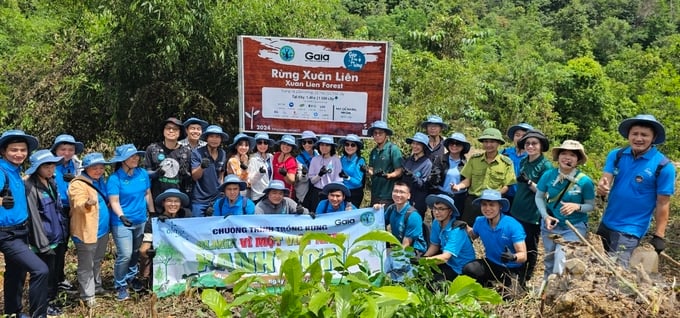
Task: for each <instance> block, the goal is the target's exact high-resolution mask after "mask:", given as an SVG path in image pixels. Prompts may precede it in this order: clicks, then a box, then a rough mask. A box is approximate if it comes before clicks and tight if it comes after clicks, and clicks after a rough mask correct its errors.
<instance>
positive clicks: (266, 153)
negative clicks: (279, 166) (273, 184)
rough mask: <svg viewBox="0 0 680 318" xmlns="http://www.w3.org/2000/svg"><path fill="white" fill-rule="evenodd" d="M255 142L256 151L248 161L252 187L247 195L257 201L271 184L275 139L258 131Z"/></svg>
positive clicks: (249, 178)
mask: <svg viewBox="0 0 680 318" xmlns="http://www.w3.org/2000/svg"><path fill="white" fill-rule="evenodd" d="M255 143H256V146H255V149H256V151H255V153H253V154H252V155H250V160H249V161H248V182H250V189H249V190H248V195H247V196H248V197H249V198H250V199H251V200H253V201H254V202H257V201H260V198H262V196H263V195H264V189H265V188H267V186H268V185H269V182H270V181H271V180H272V175H273V173H274V170H273V166H272V158H273V155H272V154H271V147H272V146H273V145H274V140H272V139H270V138H269V134H267V133H257V134H256V135H255Z"/></svg>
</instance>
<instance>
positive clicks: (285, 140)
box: [276, 135, 297, 150]
mask: <svg viewBox="0 0 680 318" xmlns="http://www.w3.org/2000/svg"><path fill="white" fill-rule="evenodd" d="M276 144H277V145H279V146H281V144H286V145H289V146H291V147H293V150H295V149H297V144H296V143H295V138H294V137H293V136H291V135H283V136H282V137H281V140H279V141H277V142H276Z"/></svg>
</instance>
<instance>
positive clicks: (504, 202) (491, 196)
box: [472, 189, 510, 212]
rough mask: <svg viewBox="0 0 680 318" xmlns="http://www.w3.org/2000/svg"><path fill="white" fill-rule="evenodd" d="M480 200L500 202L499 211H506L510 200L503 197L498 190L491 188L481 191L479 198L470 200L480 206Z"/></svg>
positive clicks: (508, 208)
mask: <svg viewBox="0 0 680 318" xmlns="http://www.w3.org/2000/svg"><path fill="white" fill-rule="evenodd" d="M482 200H486V201H498V202H500V203H501V212H508V210H510V201H508V199H506V198H504V197H503V196H502V195H501V193H500V191H498V190H493V189H486V190H483V191H482V195H480V196H479V198H477V199H475V200H474V201H472V205H475V206H481V204H482Z"/></svg>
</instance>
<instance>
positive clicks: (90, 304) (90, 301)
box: [83, 297, 97, 308]
mask: <svg viewBox="0 0 680 318" xmlns="http://www.w3.org/2000/svg"><path fill="white" fill-rule="evenodd" d="M83 303H84V304H85V306H87V308H94V307H97V300H95V299H94V297H90V298H88V299H83Z"/></svg>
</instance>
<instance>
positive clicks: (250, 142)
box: [229, 133, 255, 152]
mask: <svg viewBox="0 0 680 318" xmlns="http://www.w3.org/2000/svg"><path fill="white" fill-rule="evenodd" d="M242 140H247V141H248V150H249V151H253V149H254V148H255V138H253V137H250V136H248V135H246V134H244V133H239V134H238V135H236V136H234V142H233V143H232V144H231V145H229V149H231V150H232V151H234V152H235V151H236V146H237V145H238V144H239V143H240V142H241V141H242Z"/></svg>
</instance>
